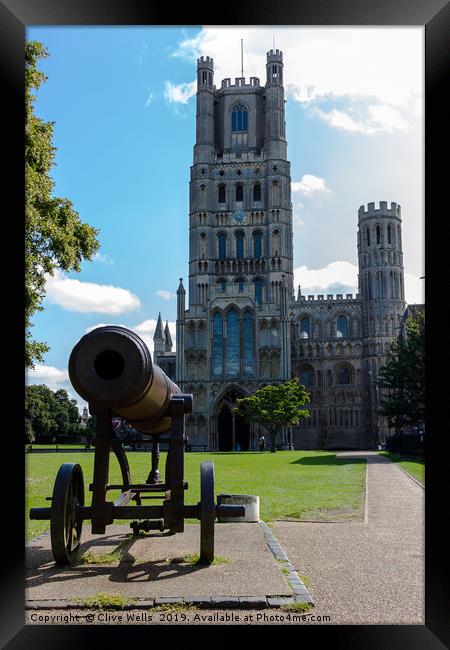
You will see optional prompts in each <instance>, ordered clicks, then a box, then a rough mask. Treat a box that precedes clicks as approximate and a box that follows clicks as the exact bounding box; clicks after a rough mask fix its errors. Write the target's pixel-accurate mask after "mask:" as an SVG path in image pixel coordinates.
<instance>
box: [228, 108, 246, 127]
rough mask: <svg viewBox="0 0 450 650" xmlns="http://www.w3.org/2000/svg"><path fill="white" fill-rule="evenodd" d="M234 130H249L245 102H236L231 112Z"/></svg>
mask: <svg viewBox="0 0 450 650" xmlns="http://www.w3.org/2000/svg"><path fill="white" fill-rule="evenodd" d="M231 130H232V131H235V132H236V131H248V111H247V109H246V107H245V106H244V105H243V104H236V106H235V107H234V108H233V112H232V114H231Z"/></svg>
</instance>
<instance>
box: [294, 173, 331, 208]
mask: <svg viewBox="0 0 450 650" xmlns="http://www.w3.org/2000/svg"><path fill="white" fill-rule="evenodd" d="M292 191H293V192H298V193H299V194H302V195H303V196H308V197H309V196H311V195H312V194H314V193H315V192H325V193H329V192H331V190H330V189H329V188H328V187H327V185H326V183H325V181H324V179H323V178H319V177H318V176H313V174H305V175H304V176H303V177H302V179H301V180H300V181H298V182H295V183H292ZM299 205H301V204H299ZM302 207H303V206H302Z"/></svg>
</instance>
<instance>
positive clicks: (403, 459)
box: [380, 451, 425, 485]
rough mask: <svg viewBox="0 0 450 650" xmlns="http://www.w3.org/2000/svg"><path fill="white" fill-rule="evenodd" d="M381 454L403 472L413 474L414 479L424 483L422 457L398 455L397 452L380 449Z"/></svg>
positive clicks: (423, 462)
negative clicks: (398, 466)
mask: <svg viewBox="0 0 450 650" xmlns="http://www.w3.org/2000/svg"><path fill="white" fill-rule="evenodd" d="M380 455H381V456H386V458H389V459H390V460H392V461H393V462H394V463H397V464H398V465H400V467H402V468H403V469H404V470H405V472H408V474H411V476H414V478H415V479H417V480H418V481H420V483H422V484H423V485H425V461H424V459H423V458H411V457H409V456H400V454H399V453H397V452H389V451H381V452H380Z"/></svg>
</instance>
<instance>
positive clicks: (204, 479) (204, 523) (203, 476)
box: [200, 460, 216, 564]
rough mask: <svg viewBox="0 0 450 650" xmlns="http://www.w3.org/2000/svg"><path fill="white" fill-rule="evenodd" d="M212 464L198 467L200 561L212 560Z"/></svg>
mask: <svg viewBox="0 0 450 650" xmlns="http://www.w3.org/2000/svg"><path fill="white" fill-rule="evenodd" d="M215 518H216V504H215V503H214V463H213V462H212V461H211V460H207V461H205V462H204V463H202V464H201V465H200V561H201V562H204V563H205V564H211V562H212V561H213V560H214V520H215Z"/></svg>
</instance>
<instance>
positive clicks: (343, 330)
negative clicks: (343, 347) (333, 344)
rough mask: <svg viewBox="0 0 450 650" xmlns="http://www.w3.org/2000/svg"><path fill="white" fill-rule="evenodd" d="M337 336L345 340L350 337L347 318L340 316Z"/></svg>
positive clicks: (337, 322)
mask: <svg viewBox="0 0 450 650" xmlns="http://www.w3.org/2000/svg"><path fill="white" fill-rule="evenodd" d="M336 335H337V336H338V337H339V338H341V337H342V338H344V339H345V338H347V337H348V321H347V318H346V317H345V316H338V318H337V320H336Z"/></svg>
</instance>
